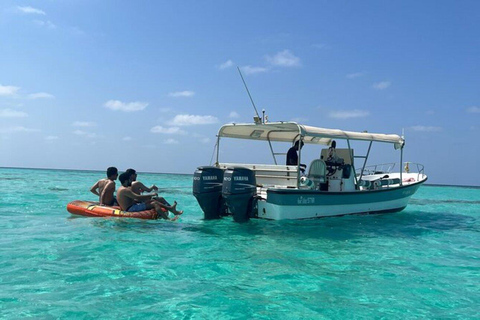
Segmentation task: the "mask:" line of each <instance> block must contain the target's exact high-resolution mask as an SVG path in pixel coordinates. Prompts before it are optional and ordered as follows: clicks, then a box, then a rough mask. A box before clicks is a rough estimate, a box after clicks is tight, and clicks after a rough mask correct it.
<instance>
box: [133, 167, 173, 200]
mask: <svg viewBox="0 0 480 320" xmlns="http://www.w3.org/2000/svg"><path fill="white" fill-rule="evenodd" d="M125 172H129V173H130V174H131V175H132V191H133V192H134V193H137V194H142V193H144V192H152V191H154V192H157V193H158V187H157V186H156V185H154V184H152V186H151V187H150V188H149V187H147V186H145V185H144V184H143V183H141V182H140V181H137V176H138V175H137V171H136V170H135V169H127V171H125ZM153 199H154V200H157V201H159V202H160V203H162V204H164V205H167V206H170V203H168V202H167V200H165V198H163V197H158V196H157V197H154V198H153Z"/></svg>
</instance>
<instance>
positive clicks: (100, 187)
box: [90, 167, 118, 206]
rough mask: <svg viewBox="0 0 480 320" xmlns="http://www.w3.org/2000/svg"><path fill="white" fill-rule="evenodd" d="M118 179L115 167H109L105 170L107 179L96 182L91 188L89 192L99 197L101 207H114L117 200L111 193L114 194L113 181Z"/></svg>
mask: <svg viewBox="0 0 480 320" xmlns="http://www.w3.org/2000/svg"><path fill="white" fill-rule="evenodd" d="M117 177H118V170H117V168H115V167H109V168H108V169H107V179H101V180H98V181H97V182H96V183H95V184H94V185H93V186H92V187H91V188H90V191H91V192H92V193H93V194H95V195H97V196H98V197H99V202H100V204H101V205H105V206H116V205H117V199H115V196H114V195H113V193H114V192H115V180H117Z"/></svg>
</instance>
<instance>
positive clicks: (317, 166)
mask: <svg viewBox="0 0 480 320" xmlns="http://www.w3.org/2000/svg"><path fill="white" fill-rule="evenodd" d="M326 168H327V165H326V164H325V161H323V160H321V159H315V160H313V161H312V163H311V164H310V167H309V169H308V175H307V177H308V179H310V180H312V181H313V183H314V184H315V188H318V187H319V185H320V184H321V183H326V182H327V179H326V173H325V171H326Z"/></svg>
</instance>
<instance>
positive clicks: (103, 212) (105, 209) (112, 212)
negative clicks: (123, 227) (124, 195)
mask: <svg viewBox="0 0 480 320" xmlns="http://www.w3.org/2000/svg"><path fill="white" fill-rule="evenodd" d="M67 211H68V212H70V213H72V214H79V215H82V216H87V217H124V218H138V219H153V220H155V219H157V218H158V215H157V212H156V211H155V209H151V210H145V211H139V212H128V211H122V209H120V207H117V206H114V207H109V206H101V205H100V204H99V203H98V202H93V201H82V200H75V201H72V202H70V203H69V204H67Z"/></svg>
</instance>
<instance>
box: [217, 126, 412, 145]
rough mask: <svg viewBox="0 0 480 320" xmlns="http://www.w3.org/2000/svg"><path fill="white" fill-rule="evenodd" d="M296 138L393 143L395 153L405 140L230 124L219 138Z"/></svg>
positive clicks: (392, 136) (393, 136) (314, 141)
mask: <svg viewBox="0 0 480 320" xmlns="http://www.w3.org/2000/svg"><path fill="white" fill-rule="evenodd" d="M299 136H302V137H303V141H304V142H305V143H310V144H322V145H330V143H331V142H332V140H333V139H343V140H362V141H376V142H386V143H392V144H393V145H394V147H395V149H399V148H402V147H403V145H404V144H405V140H404V139H403V138H402V137H400V136H399V135H397V134H382V133H368V132H353V131H343V130H339V129H326V128H318V127H312V126H306V125H301V124H298V123H296V122H269V123H259V124H255V123H238V124H235V123H231V124H226V125H223V126H222V127H221V128H220V130H219V131H218V137H220V138H223V137H227V138H236V139H251V140H267V141H282V142H292V143H293V141H295V140H297V139H298V138H299Z"/></svg>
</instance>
